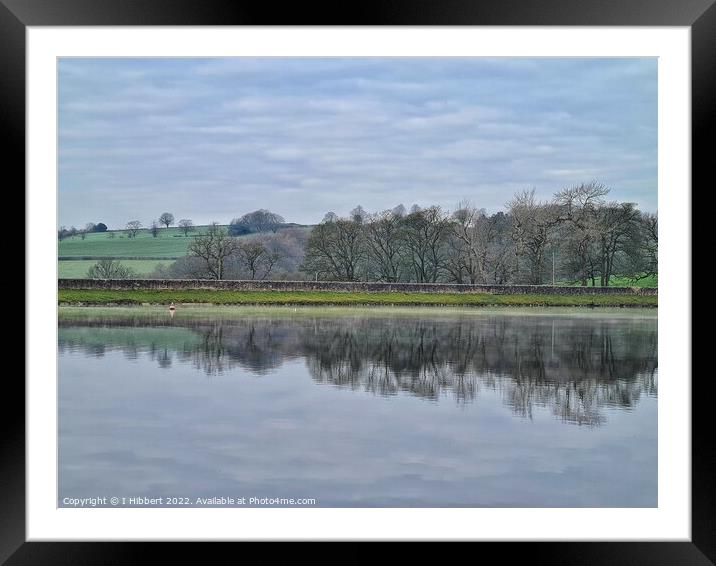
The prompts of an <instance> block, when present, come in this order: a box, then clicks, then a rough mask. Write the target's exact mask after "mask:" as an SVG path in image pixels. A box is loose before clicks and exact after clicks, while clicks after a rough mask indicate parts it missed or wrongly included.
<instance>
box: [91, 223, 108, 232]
mask: <svg viewBox="0 0 716 566" xmlns="http://www.w3.org/2000/svg"><path fill="white" fill-rule="evenodd" d="M94 231H95V232H106V231H107V225H106V224H105V223H104V222H98V223H97V224H95V226H94Z"/></svg>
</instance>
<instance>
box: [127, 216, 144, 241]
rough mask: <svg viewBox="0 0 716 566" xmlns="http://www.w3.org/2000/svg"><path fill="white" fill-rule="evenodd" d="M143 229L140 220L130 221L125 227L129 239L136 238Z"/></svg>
mask: <svg viewBox="0 0 716 566" xmlns="http://www.w3.org/2000/svg"><path fill="white" fill-rule="evenodd" d="M141 229H142V223H141V222H140V221H139V220H130V221H129V222H127V225H126V226H125V230H126V231H127V237H128V238H136V237H137V234H138V233H139V231H140V230H141Z"/></svg>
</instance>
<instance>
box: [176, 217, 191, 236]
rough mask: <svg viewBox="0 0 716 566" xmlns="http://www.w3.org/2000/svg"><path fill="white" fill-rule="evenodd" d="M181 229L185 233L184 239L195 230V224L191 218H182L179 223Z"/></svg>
mask: <svg viewBox="0 0 716 566" xmlns="http://www.w3.org/2000/svg"><path fill="white" fill-rule="evenodd" d="M179 228H180V229H181V231H182V232H184V237H187V236H188V235H189V232H192V231H193V230H194V223H193V222H192V221H191V220H190V219H189V218H182V219H181V220H180V221H179Z"/></svg>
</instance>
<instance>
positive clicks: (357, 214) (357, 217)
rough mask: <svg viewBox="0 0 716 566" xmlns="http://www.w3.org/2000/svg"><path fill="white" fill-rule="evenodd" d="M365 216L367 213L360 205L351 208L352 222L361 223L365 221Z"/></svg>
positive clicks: (366, 216)
mask: <svg viewBox="0 0 716 566" xmlns="http://www.w3.org/2000/svg"><path fill="white" fill-rule="evenodd" d="M367 218H368V213H367V212H366V211H365V208H363V207H362V206H361V205H358V206H356V207H355V208H354V209H353V210H351V220H353V222H357V223H358V224H363V222H365V221H366V219H367Z"/></svg>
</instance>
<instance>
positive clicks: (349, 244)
mask: <svg viewBox="0 0 716 566" xmlns="http://www.w3.org/2000/svg"><path fill="white" fill-rule="evenodd" d="M363 238H364V234H363V229H362V226H361V225H360V224H358V223H357V222H354V221H352V220H344V219H338V220H335V221H333V222H326V223H323V224H319V225H318V226H316V227H315V228H314V229H313V230H312V231H311V235H310V236H309V238H308V243H307V244H306V256H305V258H304V261H303V264H302V265H301V271H303V272H304V273H308V274H309V275H313V274H314V273H319V274H323V275H324V276H328V278H329V279H334V280H338V281H356V280H357V279H358V276H359V271H360V267H361V265H362V263H363V260H364V259H365V256H366V250H365V247H364V245H363V244H364V241H363Z"/></svg>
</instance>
